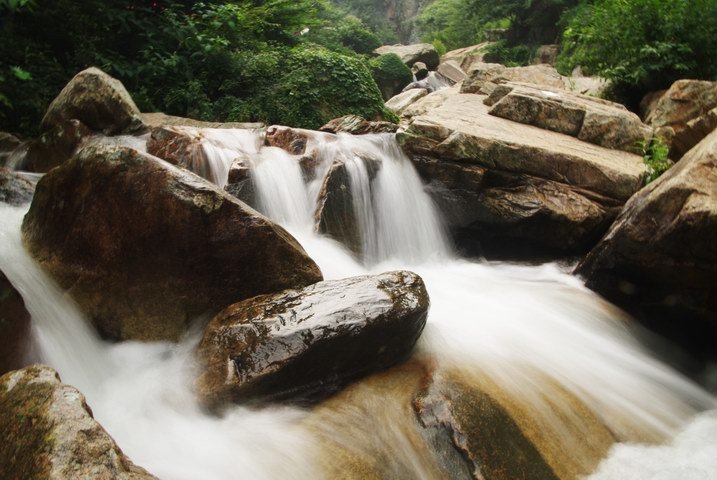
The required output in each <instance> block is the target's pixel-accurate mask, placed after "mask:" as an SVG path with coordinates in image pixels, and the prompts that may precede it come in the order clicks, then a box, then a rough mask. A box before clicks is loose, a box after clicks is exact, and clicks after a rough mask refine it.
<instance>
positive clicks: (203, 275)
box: [22, 146, 321, 340]
mask: <svg viewBox="0 0 717 480" xmlns="http://www.w3.org/2000/svg"><path fill="white" fill-rule="evenodd" d="M22 231H23V239H24V242H25V245H26V247H27V248H28V250H29V251H30V253H31V254H32V255H33V256H34V257H35V258H36V259H37V260H38V261H39V262H40V263H41V264H42V266H43V267H44V268H45V269H46V270H48V271H49V272H50V274H52V276H53V277H54V278H55V280H57V281H58V283H59V284H60V285H61V286H62V287H63V288H65V289H68V291H69V294H70V295H71V296H72V297H73V298H74V300H76V301H77V302H78V304H79V305H80V306H81V307H82V308H83V310H84V311H85V312H86V313H87V314H88V317H89V318H90V319H91V320H92V322H93V323H94V324H95V325H96V326H97V328H98V329H99V330H100V332H101V333H102V334H103V335H104V336H106V337H109V338H115V339H141V340H158V339H170V340H176V339H177V338H178V337H179V336H180V335H181V334H182V332H183V331H184V329H185V327H186V325H187V323H188V322H189V321H190V320H192V319H193V318H194V317H195V316H197V315H200V314H202V313H205V312H211V311H218V310H220V309H221V308H224V307H225V306H227V305H229V304H231V303H233V302H236V301H238V300H241V299H243V298H247V297H251V296H254V295H258V294H261V293H269V292H275V291H279V290H283V289H285V288H289V287H301V286H305V285H309V284H312V283H315V282H317V281H319V280H321V273H320V271H319V269H318V267H317V266H316V264H314V262H313V261H311V259H309V258H308V257H307V256H306V253H305V252H304V250H303V249H302V248H301V246H300V245H299V244H298V243H297V242H296V241H295V240H294V239H293V237H291V236H290V235H289V234H288V233H287V232H286V231H284V230H283V229H282V228H281V227H278V226H276V225H274V224H273V223H271V222H270V221H269V220H267V219H266V218H264V217H263V216H261V215H260V214H258V213H257V212H255V211H254V210H252V209H251V208H249V207H248V206H246V205H245V204H243V203H241V202H239V201H238V200H236V199H235V198H234V197H232V196H230V195H228V194H226V193H225V192H223V191H221V190H219V189H218V188H217V187H216V186H214V185H213V184H211V183H209V182H207V181H205V180H203V179H201V178H200V177H198V176H196V175H194V174H192V173H190V172H188V171H186V170H182V169H178V168H176V167H174V166H172V165H170V164H168V163H166V162H163V161H160V160H158V159H157V158H155V157H152V156H149V155H145V154H141V153H139V152H138V151H136V150H133V149H130V148H126V147H120V146H114V147H112V146H98V147H87V148H85V149H83V150H82V151H81V152H80V153H79V154H78V155H77V156H75V157H74V158H73V159H71V160H70V161H68V162H66V163H65V164H63V165H62V166H60V167H58V168H57V169H53V170H52V171H51V172H50V173H48V174H47V175H45V176H44V177H43V178H42V180H41V181H40V182H39V183H38V186H37V190H36V193H35V197H34V199H33V203H32V206H31V208H30V211H29V212H28V214H27V215H26V217H25V220H24V222H23V227H22Z"/></svg>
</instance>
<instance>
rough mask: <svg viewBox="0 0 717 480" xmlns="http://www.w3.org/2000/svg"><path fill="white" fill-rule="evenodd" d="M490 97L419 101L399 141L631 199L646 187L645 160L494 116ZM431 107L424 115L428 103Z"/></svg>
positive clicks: (450, 95)
mask: <svg viewBox="0 0 717 480" xmlns="http://www.w3.org/2000/svg"><path fill="white" fill-rule="evenodd" d="M484 99H485V97H484V96H481V95H473V94H460V93H455V92H436V93H435V94H431V95H428V96H427V97H425V98H423V99H421V100H419V101H418V102H417V103H416V104H414V105H413V106H412V107H411V109H413V110H414V111H415V112H416V113H418V115H417V116H415V117H413V119H412V121H411V123H410V124H409V126H408V128H407V129H406V131H405V132H403V133H399V134H398V139H399V142H400V143H401V144H402V146H403V147H404V149H406V150H407V151H408V152H409V153H412V154H419V155H429V156H433V157H436V158H443V159H447V160H454V161H459V162H466V163H473V164H478V165H481V166H483V167H485V168H489V169H495V170H502V171H506V172H515V173H525V174H529V175H533V176H537V177H540V178H545V179H548V180H554V181H558V182H562V183H567V184H569V185H571V186H573V187H578V188H582V189H585V190H588V191H592V192H595V193H598V194H600V195H604V196H607V197H611V198H614V199H618V200H623V201H624V200H627V199H628V198H629V197H630V196H631V195H632V194H633V193H635V192H636V191H637V190H638V189H639V188H640V187H641V186H642V183H643V177H644V174H645V166H644V164H643V162H642V158H641V157H639V156H637V155H633V154H630V153H627V152H622V151H617V150H609V149H606V148H603V147H600V146H597V145H593V144H590V143H586V142H582V141H580V140H578V139H576V138H573V137H570V136H567V135H561V134H559V133H556V132H552V131H548V130H543V129H540V128H537V127H533V126H530V125H524V124H521V123H516V122H512V121H510V120H506V119H502V118H497V117H495V116H492V115H489V107H488V106H486V105H484V104H483V100H484ZM424 103H425V104H426V105H428V107H427V108H425V109H424V110H423V111H422V107H423V104H424Z"/></svg>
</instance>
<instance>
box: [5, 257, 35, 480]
mask: <svg viewBox="0 0 717 480" xmlns="http://www.w3.org/2000/svg"><path fill="white" fill-rule="evenodd" d="M0 338H2V342H0V375H2V374H3V373H5V372H9V371H10V370H14V369H16V368H20V367H22V366H23V365H25V359H26V357H27V354H28V350H29V347H30V313H28V311H27V310H26V309H25V302H24V301H23V300H22V297H21V296H20V294H19V293H18V292H17V290H15V288H14V287H13V286H12V284H11V283H10V281H9V280H8V279H7V277H6V276H5V274H4V273H2V272H1V271H0ZM3 478H4V477H3Z"/></svg>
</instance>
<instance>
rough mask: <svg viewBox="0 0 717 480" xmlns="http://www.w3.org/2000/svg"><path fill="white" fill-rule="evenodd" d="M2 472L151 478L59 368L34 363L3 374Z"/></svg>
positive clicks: (12, 479)
mask: <svg viewBox="0 0 717 480" xmlns="http://www.w3.org/2000/svg"><path fill="white" fill-rule="evenodd" d="M0 411H2V415H0V430H2V432H3V441H2V442H0V477H1V478H3V479H6V480H16V479H17V480H20V479H26V478H28V479H29V478H32V479H53V480H76V479H78V478H92V479H97V480H150V479H155V480H156V478H155V477H154V476H153V475H150V474H149V473H147V472H146V471H145V470H144V469H143V468H140V467H138V466H136V465H134V464H133V463H132V462H131V461H130V460H129V459H128V458H127V457H126V456H125V455H124V453H122V450H120V448H119V447H118V446H117V444H116V443H115V442H114V440H113V439H112V437H110V435H109V434H108V433H107V432H106V431H105V429H104V428H102V426H101V425H100V424H99V423H97V421H96V420H95V419H94V418H93V416H92V410H90V407H89V406H87V403H86V401H85V397H84V396H83V395H82V394H81V393H80V392H79V391H78V390H77V389H76V388H74V387H71V386H69V385H65V384H63V383H60V378H59V376H58V375H57V372H55V371H54V370H52V369H51V368H50V367H46V366H44V365H33V366H30V367H27V368H24V369H22V370H17V371H13V372H10V373H7V374H5V375H3V376H2V377H0Z"/></svg>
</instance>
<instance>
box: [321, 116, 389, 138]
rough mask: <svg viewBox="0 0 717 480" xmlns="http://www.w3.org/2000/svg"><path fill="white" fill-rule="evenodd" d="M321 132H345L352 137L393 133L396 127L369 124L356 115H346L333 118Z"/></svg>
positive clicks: (384, 124)
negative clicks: (352, 135)
mask: <svg viewBox="0 0 717 480" xmlns="http://www.w3.org/2000/svg"><path fill="white" fill-rule="evenodd" d="M319 130H320V131H322V132H328V133H339V132H346V133H352V134H354V135H363V134H366V133H394V132H395V131H396V130H398V125H397V124H395V123H391V122H371V121H369V120H366V119H365V118H362V117H359V116H358V115H346V116H343V117H339V118H335V119H333V120H331V121H330V122H329V123H327V124H326V125H324V126H323V127H321V128H320V129H319Z"/></svg>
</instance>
